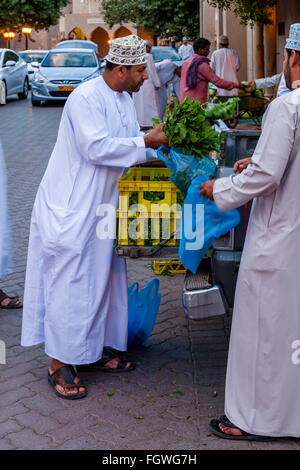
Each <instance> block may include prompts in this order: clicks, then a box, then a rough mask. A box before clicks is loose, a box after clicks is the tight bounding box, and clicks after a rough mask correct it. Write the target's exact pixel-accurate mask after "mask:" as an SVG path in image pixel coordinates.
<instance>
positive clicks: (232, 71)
mask: <svg viewBox="0 0 300 470" xmlns="http://www.w3.org/2000/svg"><path fill="white" fill-rule="evenodd" d="M228 44H229V40H228V37H227V36H224V35H222V36H220V37H219V49H217V50H216V51H214V52H213V53H212V56H211V59H210V66H211V68H212V70H213V71H214V72H215V74H216V75H218V77H220V78H223V79H224V80H228V81H231V82H238V78H237V72H238V70H239V68H240V61H239V56H238V53H237V52H236V51H235V50H234V49H230V48H229V47H228ZM217 90H218V95H220V96H237V94H238V89H237V88H233V89H232V90H226V89H224V88H220V87H217Z"/></svg>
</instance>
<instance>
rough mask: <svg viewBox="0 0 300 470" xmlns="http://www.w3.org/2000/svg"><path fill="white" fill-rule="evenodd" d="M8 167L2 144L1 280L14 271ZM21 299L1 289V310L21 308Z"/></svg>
mask: <svg viewBox="0 0 300 470" xmlns="http://www.w3.org/2000/svg"><path fill="white" fill-rule="evenodd" d="M6 186H7V185H6V166H5V161H4V155H3V150H2V145H1V142H0V279H2V278H3V277H4V276H6V275H8V274H11V273H12V272H13V270H14V267H13V261H12V246H11V231H10V220H9V214H8V209H7V195H6V192H7V189H6ZM21 307H22V302H21V301H20V300H19V297H10V296H9V295H8V294H6V293H5V292H4V291H3V290H2V289H0V308H1V309H2V308H4V309H12V308H21Z"/></svg>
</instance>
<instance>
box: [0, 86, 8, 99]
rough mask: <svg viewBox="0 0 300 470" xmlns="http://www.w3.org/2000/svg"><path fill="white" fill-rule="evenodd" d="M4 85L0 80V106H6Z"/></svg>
mask: <svg viewBox="0 0 300 470" xmlns="http://www.w3.org/2000/svg"><path fill="white" fill-rule="evenodd" d="M6 93H7V92H6V84H5V82H4V81H3V80H0V104H6Z"/></svg>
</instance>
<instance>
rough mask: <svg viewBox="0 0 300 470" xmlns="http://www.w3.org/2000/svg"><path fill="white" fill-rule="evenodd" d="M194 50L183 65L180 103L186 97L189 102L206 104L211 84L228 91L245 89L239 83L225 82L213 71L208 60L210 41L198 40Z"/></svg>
mask: <svg viewBox="0 0 300 470" xmlns="http://www.w3.org/2000/svg"><path fill="white" fill-rule="evenodd" d="M193 48H194V54H193V55H192V56H191V57H190V58H189V59H187V60H186V61H185V62H184V63H183V64H182V68H181V80H180V103H181V102H182V101H183V100H184V98H185V97H186V96H188V98H189V100H199V101H200V102H201V103H206V102H207V89H208V84H209V82H211V83H213V84H214V85H216V86H217V87H218V88H224V89H226V90H232V89H233V88H243V86H242V85H241V84H240V83H239V82H230V81H228V80H223V79H222V78H220V77H218V76H217V75H216V74H215V73H214V71H213V70H212V69H211V67H210V66H209V59H207V56H208V54H209V49H210V41H209V40H208V39H205V38H198V39H196V41H194V44H193Z"/></svg>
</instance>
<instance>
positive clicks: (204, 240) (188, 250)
mask: <svg viewBox="0 0 300 470" xmlns="http://www.w3.org/2000/svg"><path fill="white" fill-rule="evenodd" d="M207 180H208V178H207V176H205V175H199V176H197V177H196V178H194V179H193V181H192V183H191V185H190V187H189V189H188V193H187V196H186V198H185V200H184V205H183V206H182V215H181V237H180V243H179V259H180V261H182V263H183V264H184V265H185V266H186V267H187V268H188V269H189V270H190V271H192V273H194V274H195V273H196V272H197V269H198V266H199V264H200V262H201V260H202V259H203V257H204V255H205V254H206V252H207V250H208V249H209V247H210V246H211V244H212V242H213V239H214V238H219V237H220V236H221V235H225V233H227V232H229V230H231V229H232V228H233V227H236V226H237V225H238V224H239V222H240V215H239V212H238V211H237V210H236V209H233V210H231V211H227V212H221V211H220V210H219V209H218V207H217V205H216V203H215V202H214V201H211V200H210V199H207V198H206V197H204V196H200V184H201V183H203V182H204V181H207ZM187 205H189V207H188V208H187ZM201 205H202V206H201ZM203 208H204V217H203V212H202V209H203ZM188 209H189V210H188ZM201 245H202V246H201Z"/></svg>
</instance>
